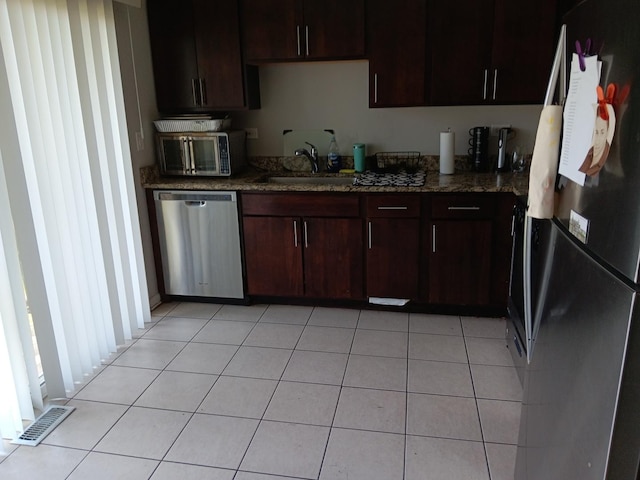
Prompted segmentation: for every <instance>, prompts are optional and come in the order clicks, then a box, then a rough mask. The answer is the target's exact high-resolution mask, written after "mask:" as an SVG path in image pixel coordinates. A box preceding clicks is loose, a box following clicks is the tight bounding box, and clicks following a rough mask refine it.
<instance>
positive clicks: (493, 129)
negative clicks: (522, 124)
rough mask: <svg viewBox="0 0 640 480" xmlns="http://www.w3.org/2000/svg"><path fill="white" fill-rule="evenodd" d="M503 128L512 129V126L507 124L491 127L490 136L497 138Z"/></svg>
mask: <svg viewBox="0 0 640 480" xmlns="http://www.w3.org/2000/svg"><path fill="white" fill-rule="evenodd" d="M501 128H511V124H510V123H505V124H504V125H491V128H490V130H489V135H491V136H492V137H497V136H498V133H499V132H500V129H501Z"/></svg>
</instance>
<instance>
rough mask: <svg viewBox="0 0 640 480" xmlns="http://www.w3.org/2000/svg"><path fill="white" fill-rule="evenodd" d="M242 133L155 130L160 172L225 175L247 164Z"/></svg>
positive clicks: (190, 174)
mask: <svg viewBox="0 0 640 480" xmlns="http://www.w3.org/2000/svg"><path fill="white" fill-rule="evenodd" d="M245 139H246V133H245V132H244V131H243V130H234V131H228V132H189V133H185V132H181V133H160V132H158V133H156V152H157V156H158V166H159V169H160V174H161V175H183V176H184V175H186V176H192V175H193V176H205V177H228V176H230V175H231V174H232V173H237V172H239V171H240V170H242V169H243V168H244V167H245V166H246V164H247V157H246V150H245Z"/></svg>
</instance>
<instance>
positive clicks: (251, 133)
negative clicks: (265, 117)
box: [244, 128, 258, 140]
mask: <svg viewBox="0 0 640 480" xmlns="http://www.w3.org/2000/svg"><path fill="white" fill-rule="evenodd" d="M244 131H245V132H247V138H248V139H251V140H255V139H257V138H258V129H257V128H245V129H244Z"/></svg>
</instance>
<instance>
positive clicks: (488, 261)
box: [423, 193, 513, 308]
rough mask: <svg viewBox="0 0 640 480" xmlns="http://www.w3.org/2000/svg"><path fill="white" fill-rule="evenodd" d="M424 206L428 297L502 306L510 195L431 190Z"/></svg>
mask: <svg viewBox="0 0 640 480" xmlns="http://www.w3.org/2000/svg"><path fill="white" fill-rule="evenodd" d="M426 208H427V209H428V211H429V219H428V222H425V224H424V228H425V231H424V232H423V239H424V240H423V241H424V250H425V251H426V252H428V269H427V281H426V286H427V288H426V292H425V294H426V298H427V300H428V302H429V303H432V304H443V305H460V306H483V307H499V308H506V305H507V298H508V287H509V264H510V245H511V223H510V221H511V212H512V209H513V195H510V194H505V195H502V194H486V193H485V194H455V195H445V194H442V195H433V196H432V197H430V199H429V200H427V206H426Z"/></svg>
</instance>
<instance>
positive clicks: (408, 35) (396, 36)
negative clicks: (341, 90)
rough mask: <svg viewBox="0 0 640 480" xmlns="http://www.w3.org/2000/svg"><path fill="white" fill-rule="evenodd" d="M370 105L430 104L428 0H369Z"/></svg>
mask: <svg viewBox="0 0 640 480" xmlns="http://www.w3.org/2000/svg"><path fill="white" fill-rule="evenodd" d="M367 50H368V52H367V55H368V57H369V107H407V106H421V105H425V104H426V93H427V90H426V85H427V68H426V65H427V53H426V52H427V0H398V1H395V2H390V1H388V0H368V1H367Z"/></svg>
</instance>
